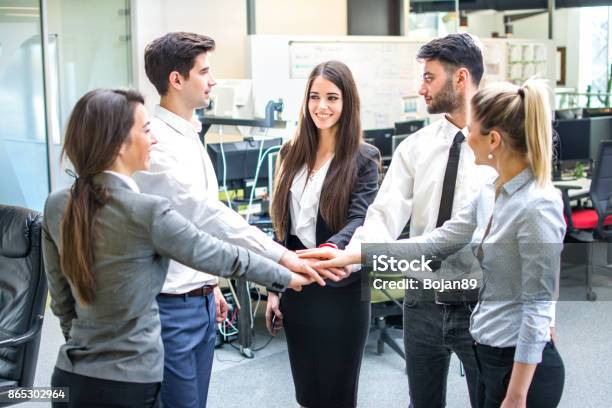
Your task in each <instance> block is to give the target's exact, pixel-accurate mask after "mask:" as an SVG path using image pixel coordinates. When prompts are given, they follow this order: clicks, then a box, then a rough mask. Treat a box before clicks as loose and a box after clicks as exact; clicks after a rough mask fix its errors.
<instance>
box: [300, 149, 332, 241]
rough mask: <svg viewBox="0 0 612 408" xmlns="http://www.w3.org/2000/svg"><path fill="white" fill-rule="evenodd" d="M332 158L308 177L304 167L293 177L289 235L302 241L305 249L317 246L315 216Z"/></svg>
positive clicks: (317, 212)
mask: <svg viewBox="0 0 612 408" xmlns="http://www.w3.org/2000/svg"><path fill="white" fill-rule="evenodd" d="M332 159H333V157H332V158H330V159H329V160H328V161H327V162H325V164H323V166H321V168H319V170H317V171H316V172H315V173H314V174H312V175H311V176H310V177H308V169H307V168H306V166H304V167H302V169H301V170H300V171H299V172H298V173H297V174H296V175H295V177H294V178H293V183H291V200H290V203H291V205H290V208H289V211H290V212H291V230H290V231H291V234H292V235H295V236H296V237H298V238H299V239H300V241H302V244H304V246H305V247H306V248H314V247H316V246H317V216H318V214H319V199H320V197H321V188H322V187H323V182H324V181H325V176H326V175H327V171H328V170H329V166H330V164H331V161H332Z"/></svg>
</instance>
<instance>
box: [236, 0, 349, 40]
mask: <svg viewBox="0 0 612 408" xmlns="http://www.w3.org/2000/svg"><path fill="white" fill-rule="evenodd" d="M243 3H244V1H243ZM256 4H257V5H256V30H257V32H256V34H275V35H276V34H280V35H285V34H286V35H346V34H347V33H348V29H347V27H348V21H347V19H348V17H347V13H348V11H347V1H346V0H306V1H304V0H291V1H287V0H256Z"/></svg>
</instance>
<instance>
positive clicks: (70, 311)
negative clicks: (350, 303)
mask: <svg viewBox="0 0 612 408" xmlns="http://www.w3.org/2000/svg"><path fill="white" fill-rule="evenodd" d="M143 103H144V101H143V99H142V96H141V95H140V94H139V93H137V92H135V91H128V90H126V91H124V90H104V89H97V90H94V91H91V92H88V93H87V94H85V95H84V96H83V97H82V98H81V99H79V101H78V102H77V104H76V106H75V108H74V110H73V112H72V114H71V115H70V119H69V121H68V127H67V130H66V138H65V141H64V148H63V154H65V155H66V156H67V157H68V158H69V159H70V161H71V163H72V164H73V166H74V169H75V171H76V174H77V175H78V178H77V179H76V181H75V182H74V184H73V185H72V186H71V187H70V188H67V189H63V190H59V191H56V192H54V193H52V194H51V195H50V196H49V198H48V199H47V202H46V204H45V217H44V226H43V255H44V262H45V270H46V273H47V279H48V282H49V292H50V294H51V310H52V311H53V313H54V314H55V315H56V316H57V317H58V318H59V321H60V325H61V328H62V332H63V334H64V337H65V338H66V343H65V344H64V345H62V346H61V347H60V350H59V354H58V358H57V363H56V367H55V371H54V373H53V377H52V379H51V385H52V386H54V387H70V401H69V402H68V403H63V402H54V403H53V406H54V407H57V408H59V407H68V408H72V407H74V408H78V407H87V408H92V407H105V408H109V407H117V408H119V407H126V408H127V407H130V408H135V407H159V405H160V402H159V389H160V382H161V381H162V374H163V368H164V358H163V353H164V352H163V347H162V341H161V336H160V320H159V314H158V306H157V302H156V301H155V297H156V296H157V294H158V293H159V292H160V290H161V288H162V285H163V283H164V280H165V278H166V274H167V272H168V263H169V260H170V259H175V260H177V261H180V262H181V263H183V264H185V265H188V266H190V267H192V268H196V269H198V270H206V271H209V272H211V273H214V274H217V275H219V276H227V277H232V278H237V279H249V280H253V281H255V282H259V283H261V284H263V285H266V286H269V287H272V288H276V289H277V290H279V291H282V290H284V289H285V287H293V288H295V289H298V290H299V287H300V285H302V284H306V283H308V279H306V277H304V276H302V275H297V274H294V273H292V272H290V271H289V270H287V269H285V268H284V267H282V266H280V265H278V264H276V263H275V262H274V261H272V260H269V259H267V258H264V257H263V256H260V255H257V254H255V253H253V252H251V251H248V250H246V249H244V248H239V247H236V246H233V245H230V244H228V243H226V242H223V241H220V240H218V239H216V238H214V237H213V236H211V235H209V234H207V233H205V232H203V231H201V230H199V229H197V228H196V227H195V226H194V225H193V224H191V223H190V222H189V221H188V220H187V219H185V218H183V217H182V216H181V215H180V214H179V213H178V212H176V211H175V210H173V209H172V207H171V206H170V202H169V201H168V200H166V199H165V198H163V197H157V196H153V195H148V194H141V193H140V191H139V190H138V186H137V185H136V183H135V182H134V180H133V179H132V178H131V175H132V174H133V173H134V172H136V171H140V170H146V169H148V168H149V152H150V150H151V146H152V145H153V144H154V143H155V139H154V137H153V136H152V134H151V131H150V129H149V120H148V115H147V112H146V110H145V108H144V104H143ZM186 296H187V295H186Z"/></svg>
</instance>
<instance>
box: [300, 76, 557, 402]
mask: <svg viewBox="0 0 612 408" xmlns="http://www.w3.org/2000/svg"><path fill="white" fill-rule="evenodd" d="M548 101H549V93H548V89H547V88H546V86H545V85H544V84H543V83H542V82H541V81H538V80H529V81H527V82H526V83H525V84H524V85H523V86H521V87H518V86H515V85H510V84H493V85H491V86H489V87H486V88H484V89H482V90H481V91H479V92H478V93H477V94H476V95H475V96H474V98H473V99H472V101H471V108H472V109H471V119H470V125H469V130H470V133H469V136H468V143H469V145H470V147H471V148H472V150H473V151H474V155H475V160H476V164H485V165H489V166H491V167H493V168H494V169H495V170H496V171H497V173H498V174H499V177H498V178H497V179H496V180H494V181H492V182H491V183H490V184H487V185H485V186H484V187H483V189H482V190H481V192H480V194H479V196H478V197H477V198H476V199H475V200H474V201H473V202H472V203H471V204H470V205H468V206H467V207H466V208H464V209H463V210H462V211H461V212H460V213H458V214H457V215H456V216H455V217H454V218H452V219H451V220H449V221H447V222H446V223H444V225H442V226H441V227H440V228H438V229H436V230H434V231H432V232H431V233H429V234H427V235H425V236H422V237H418V238H416V239H410V240H403V241H400V242H403V243H409V244H412V245H402V246H401V247H400V248H398V247H397V246H395V247H389V246H388V245H386V246H383V245H374V246H372V247H371V248H368V249H367V251H366V252H367V253H366V254H365V255H366V258H365V259H371V255H373V254H380V253H385V254H387V255H394V256H397V257H401V258H403V259H406V258H419V257H420V256H421V255H426V256H432V255H435V256H439V257H446V256H448V255H450V254H452V253H454V252H456V251H458V250H459V249H460V248H462V247H464V246H465V245H470V247H471V249H472V252H473V254H474V255H475V256H476V257H477V259H478V260H479V262H480V265H481V267H482V270H483V274H484V275H483V280H484V282H483V285H482V288H481V290H480V294H479V302H478V304H477V306H476V308H475V309H474V311H473V313H472V317H471V325H470V332H471V334H472V337H473V338H474V340H475V349H476V356H477V361H478V365H479V370H480V381H481V385H482V387H481V388H482V389H481V390H479V392H482V393H483V394H484V395H481V396H482V397H483V398H480V399H481V400H484V406H485V407H487V408H488V407H499V406H502V407H525V406H530V407H538V408H540V407H556V406H557V404H558V403H559V400H560V399H561V394H562V392H563V383H564V377H565V372H564V367H563V361H562V360H561V357H560V356H559V353H558V352H557V349H556V348H555V345H554V344H553V342H552V341H551V337H550V326H551V323H552V321H553V315H554V303H553V300H554V297H555V294H556V290H557V286H558V283H559V269H560V253H561V250H562V242H563V236H564V235H565V222H564V220H563V204H562V201H561V198H560V196H559V194H558V192H557V191H556V190H555V188H554V187H553V186H552V183H551V158H552V129H551V115H550V112H551V110H550V106H549V102H548ZM301 256H303V257H319V258H329V259H330V260H327V261H323V262H320V263H319V264H318V266H320V267H342V266H346V265H350V264H355V263H359V262H360V260H361V253H360V252H343V251H337V250H332V249H330V248H321V249H317V250H310V251H305V252H304V253H302V254H301ZM331 258H333V259H331Z"/></svg>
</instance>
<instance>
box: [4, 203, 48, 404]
mask: <svg viewBox="0 0 612 408" xmlns="http://www.w3.org/2000/svg"><path fill="white" fill-rule="evenodd" d="M41 221H42V216H41V215H40V214H39V213H37V212H35V211H32V210H28V209H25V208H20V207H10V206H5V205H0V288H2V290H1V291H0V396H1V397H5V398H0V400H5V399H6V396H7V394H8V392H9V391H10V390H11V389H12V388H16V387H31V386H32V385H33V384H34V374H35V372H36V362H37V359H38V349H39V346H40V333H41V329H42V324H43V317H44V313H45V305H46V302H47V280H46V278H45V275H44V267H43V261H42V250H41V228H42V227H41ZM24 401H25V400H19V401H15V402H14V403H13V402H0V407H6V406H9V405H13V404H16V403H17V402H19V403H22V402H24Z"/></svg>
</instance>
